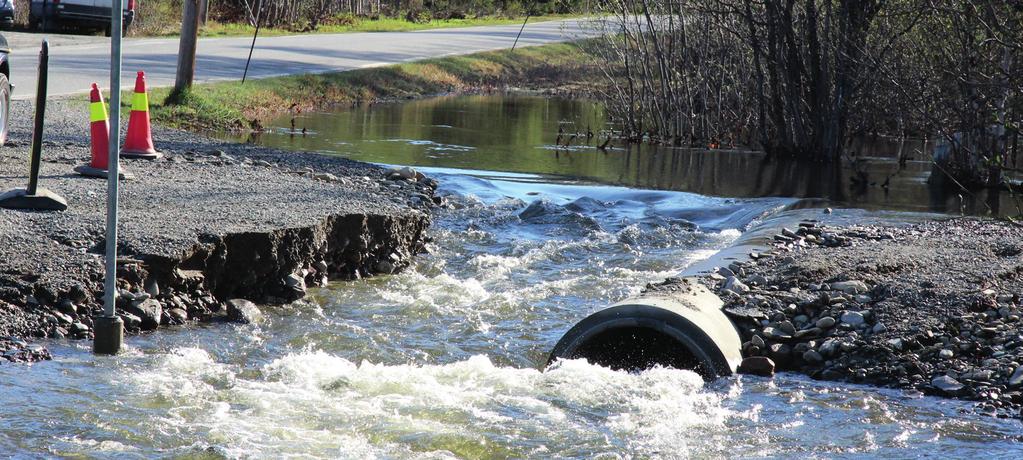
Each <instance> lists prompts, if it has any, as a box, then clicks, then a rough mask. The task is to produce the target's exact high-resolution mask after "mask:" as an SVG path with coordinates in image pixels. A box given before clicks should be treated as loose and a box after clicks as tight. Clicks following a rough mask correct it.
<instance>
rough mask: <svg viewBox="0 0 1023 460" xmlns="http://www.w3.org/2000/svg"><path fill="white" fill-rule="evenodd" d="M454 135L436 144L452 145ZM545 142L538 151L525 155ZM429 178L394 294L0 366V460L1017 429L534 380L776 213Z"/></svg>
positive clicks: (779, 389)
mask: <svg viewBox="0 0 1023 460" xmlns="http://www.w3.org/2000/svg"><path fill="white" fill-rule="evenodd" d="M478 102H479V104H476V105H474V104H475V103H472V102H471V100H470V102H468V103H467V102H464V101H459V102H457V103H459V104H463V105H465V106H466V107H468V108H469V109H470V110H471V109H472V108H473V107H476V106H479V107H481V108H485V107H487V105H488V104H490V103H491V102H493V101H491V100H487V99H482V100H478ZM515 103H516V104H520V105H529V104H532V105H534V106H537V105H540V104H543V105H548V106H550V105H557V107H558V110H559V112H558V114H557V116H558V117H571V116H576V117H582V116H588V115H587V114H592V113H593V112H591V111H590V110H589V109H587V107H588V106H586V105H581V104H579V103H567V102H566V103H560V102H559V103H557V104H552V103H551V102H548V101H542V100H516V101H515ZM573 107H574V108H573ZM393 109H394V108H393V107H385V108H382V109H381V110H383V111H385V112H387V111H391V110H393ZM580 109H585V110H584V111H583V112H580V111H579V110H580ZM377 115H378V114H377ZM349 116H351V114H350V113H343V114H341V115H339V119H341V120H345V119H346V117H349ZM365 116H374V113H373V112H372V111H370V112H369V114H368V115H365ZM468 116H472V115H471V114H470V115H468ZM494 116H499V115H494ZM547 120H548V119H546V118H543V117H539V118H530V117H520V116H519V113H518V112H514V111H511V112H509V113H508V114H506V115H504V118H503V124H502V123H499V125H503V126H504V129H506V130H514V131H517V132H531V131H532V130H535V129H538V128H535V127H532V125H533V124H537V123H546V122H547ZM389 123H393V124H394V125H396V126H397V125H403V124H405V120H403V119H401V118H400V117H398V119H391V120H389ZM408 123H412V120H408ZM431 123H432V122H431ZM523 125H529V126H523ZM449 126H452V128H443V129H452V130H454V129H458V126H459V125H457V124H449ZM319 132H320V133H327V132H329V130H328V129H327V128H326V127H325V126H323V127H320V128H319ZM339 132H347V131H345V130H340V131H339ZM317 135H318V136H322V137H326V134H317ZM284 137H285V138H286V137H287V136H284ZM488 138H489V137H476V138H474V137H472V136H470V135H467V136H466V137H464V138H461V139H454V138H444V139H437V138H431V137H426V136H423V137H415V138H407V139H406V140H403V141H397V140H391V139H392V138H389V137H386V136H384V135H381V136H378V139H377V141H379V143H381V144H383V145H390V146H393V147H394V149H395V150H399V151H400V150H409V151H414V150H415V149H421V150H419V151H420V152H430V151H431V150H430V149H429V148H428V147H422V146H424V145H425V146H430V145H432V144H430V142H433V143H441V142H443V143H449V144H457V145H461V146H464V151H471V152H474V153H473V155H477V156H478V157H480V158H486V157H487V156H488V153H487V152H488V149H489V147H488V146H489V145H490V144H488V143H487V142H484V141H483V140H484V139H488ZM364 139H365V138H364ZM335 140H336V141H337V142H339V143H340V142H342V141H341V140H340V139H335ZM477 140H478V141H479V142H475V141H477ZM544 141H545V138H544V139H541V138H536V139H535V140H534V141H533V142H536V143H537V144H536V146H540V147H539V148H543V145H544V144H543V142H544ZM548 142H549V141H548ZM341 145H345V144H341ZM516 145H518V144H516ZM409 146H418V147H409ZM536 146H534V147H536ZM380 148H381V151H384V152H390V151H391V150H390V149H386V148H383V147H380ZM500 154H501V153H500V152H495V153H494V155H500ZM449 155H450V156H452V157H457V154H455V153H450V154H449ZM362 158H363V159H373V158H370V157H362ZM426 158H428V157H426ZM376 160H377V161H386V162H391V163H396V161H391V160H386V159H384V158H377V159H376ZM421 160H422V159H421V158H417V157H415V156H414V155H413V156H410V157H408V158H407V161H405V162H407V163H415V164H419V163H422V161H421ZM481 161H482V160H481ZM494 164H495V165H497V164H498V163H494ZM463 166H469V165H468V164H466V165H463ZM481 166H487V167H489V168H490V169H499V167H498V166H488V165H481ZM427 172H428V173H429V174H431V175H433V176H435V177H437V178H438V179H439V180H440V183H441V188H440V190H439V193H440V194H443V195H445V196H447V197H448V199H449V201H450V203H451V204H452V206H450V207H448V208H446V209H440V210H438V211H437V215H436V218H435V223H434V226H433V228H432V230H431V231H430V235H431V236H432V237H433V238H434V241H433V242H432V243H431V244H430V245H429V249H430V252H431V253H430V254H428V255H423V256H420V257H419V258H418V259H417V261H416V262H415V264H414V265H413V266H412V267H411V268H410V269H408V270H406V271H405V272H403V273H401V274H397V275H393V276H387V277H379V278H372V279H368V280H364V281H360V282H343V283H335V284H332V285H331V286H329V287H327V288H323V289H317V290H314V291H313V292H312V295H311V296H310V297H309V298H307V299H306V300H303V301H301V302H297V303H295V304H292V305H288V306H282V307H266V313H267V317H268V319H267V321H266V322H264V323H261V324H258V325H234V324H211V325H193V326H187V327H179V328H171V329H168V330H164V331H161V332H158V333H155V334H150V335H145V336H141V337H132V338H129V340H128V346H129V347H128V350H127V352H125V353H124V354H122V355H120V356H117V357H115V358H109V357H94V356H93V355H91V354H90V353H89V349H88V347H89V343H85V342H51V343H49V344H48V345H49V346H50V348H51V350H52V351H53V352H54V355H55V359H54V361H53V362H46V363H41V364H37V365H33V366H30V367H25V366H14V365H5V366H0V381H2V382H4V388H3V391H0V420H2V423H3V425H2V426H3V429H2V430H0V452H3V453H7V454H10V455H13V456H16V457H36V456H39V455H40V454H43V455H51V456H75V455H83V456H95V457H124V458H140V457H146V458H148V457H170V458H222V457H228V458H234V457H242V458H278V457H291V458H317V457H328V458H333V457H341V458H360V459H361V458H450V457H460V458H522V457H529V458H566V457H567V458H623V457H639V458H650V457H667V458H678V457H701V458H705V457H714V458H724V457H746V458H763V457H792V456H797V455H798V456H805V457H809V458H831V457H865V458H878V457H881V458H905V457H919V456H927V455H940V456H946V457H969V456H983V457H984V458H992V457H993V456H994V457H1002V458H1018V457H1019V456H1020V454H1021V453H1020V448H1019V444H1018V443H1019V442H1020V440H1021V439H1023V429H1021V428H1020V426H1019V423H1018V422H1015V421H1004V420H997V419H991V418H985V417H981V416H976V415H972V414H970V413H969V412H968V408H969V405H967V404H965V403H962V402H957V401H951V400H944V399H936V398H929V397H921V396H918V395H913V394H907V393H902V392H897V391H888V390H878V389H875V388H870V387H861V386H854V385H844V384H834V383H827V382H815V381H812V380H809V379H806V378H803V377H799V376H795V375H788V374H782V375H779V376H777V377H776V378H775V379H773V380H768V379H762V378H756V377H748V376H737V377H732V378H726V379H719V380H717V381H715V382H711V383H704V382H702V380H701V379H700V378H699V377H698V376H697V375H696V374H694V373H692V372H689V371H685V370H675V369H663V368H655V369H651V370H648V371H645V372H640V373H635V374H630V373H626V372H617V371H612V370H608V369H604V368H600V367H597V366H592V365H589V364H588V363H586V362H584V361H580V360H574V361H562V362H558V363H556V364H554V365H553V366H552V367H551V368H548V369H546V370H544V367H545V365H546V362H547V353H548V352H549V351H550V349H551V347H552V346H553V345H554V343H555V342H556V341H557V339H558V338H559V337H560V335H561V334H562V333H564V332H565V331H566V330H567V329H568V328H569V327H570V326H571V325H572V324H574V322H576V321H578V320H580V319H581V318H583V317H585V316H586V315H587V314H589V313H591V312H592V311H594V310H595V309H597V308H600V307H601V306H603V305H606V304H608V303H609V302H613V301H615V300H618V299H621V298H623V297H625V296H627V295H629V294H632V293H635V292H637V291H638V289H640V288H641V287H642V286H643V285H644V284H645V283H648V282H654V281H659V280H661V279H663V278H664V277H666V276H671V275H674V274H676V273H677V272H678V271H679V270H681V269H683V268H684V267H685V266H687V265H688V264H690V263H691V262H693V261H695V260H698V259H701V258H704V257H707V256H709V255H710V254H712V253H713V252H714V251H715V250H717V249H720V248H722V247H724V246H726V245H728V244H729V243H730V242H731V241H733V240H734V239H735V238H736V237H737V236H738V235H739V234H740V232H741V231H742V230H743V229H744V228H746V227H747V226H748V225H749V224H750V223H751V222H754V221H755V220H756V219H757V218H759V217H761V216H765V215H769V214H771V213H774V212H776V211H778V210H779V209H781V208H783V207H784V206H786V205H788V204H790V203H792V202H793V201H794V200H792V199H787V198H744V199H728V198H714V197H707V196H702V195H697V194H693V193H685V192H670V191H651V190H643V189H637V188H624V187H611V186H596V185H592V184H590V183H587V182H578V181H575V180H572V179H567V178H556V177H551V176H542V175H532V174H522V173H499V172H485V171H479V170H463V171H456V170H452V169H438V168H427ZM530 206H531V208H530V212H528V213H525V214H523V211H524V210H525V209H526V208H527V207H530ZM939 453H940V454H939Z"/></svg>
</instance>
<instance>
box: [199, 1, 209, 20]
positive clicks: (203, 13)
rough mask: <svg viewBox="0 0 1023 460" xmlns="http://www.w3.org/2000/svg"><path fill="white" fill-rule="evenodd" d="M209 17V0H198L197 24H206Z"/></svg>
mask: <svg viewBox="0 0 1023 460" xmlns="http://www.w3.org/2000/svg"><path fill="white" fill-rule="evenodd" d="M209 19H210V0H199V24H202V25H204V26H205V25H206V21H208V20H209Z"/></svg>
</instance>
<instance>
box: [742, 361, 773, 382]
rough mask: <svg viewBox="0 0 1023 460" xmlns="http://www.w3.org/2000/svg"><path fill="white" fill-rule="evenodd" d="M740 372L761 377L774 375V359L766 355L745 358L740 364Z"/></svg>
mask: <svg viewBox="0 0 1023 460" xmlns="http://www.w3.org/2000/svg"><path fill="white" fill-rule="evenodd" d="M738 372H739V373H740V374H750V375H759V376H761V377H771V376H774V361H772V360H771V358H768V357H766V356H750V357H749V358H744V359H743V360H742V363H740V364H739V369H738Z"/></svg>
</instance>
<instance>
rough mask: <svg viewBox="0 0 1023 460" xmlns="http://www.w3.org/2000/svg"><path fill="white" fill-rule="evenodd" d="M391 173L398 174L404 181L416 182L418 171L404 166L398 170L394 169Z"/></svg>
mask: <svg viewBox="0 0 1023 460" xmlns="http://www.w3.org/2000/svg"><path fill="white" fill-rule="evenodd" d="M389 173H392V174H397V175H399V176H401V178H402V179H405V180H416V170H415V169H412V168H410V167H408V166H403V167H401V168H398V169H392V170H390V171H389Z"/></svg>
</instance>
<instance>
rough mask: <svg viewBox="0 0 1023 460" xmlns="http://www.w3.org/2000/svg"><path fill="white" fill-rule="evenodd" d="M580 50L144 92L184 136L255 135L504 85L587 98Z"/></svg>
mask: <svg viewBox="0 0 1023 460" xmlns="http://www.w3.org/2000/svg"><path fill="white" fill-rule="evenodd" d="M583 48H584V47H581V46H580V43H560V44H553V45H543V46H535V47H526V48H519V49H517V50H515V51H514V52H512V51H509V50H501V51H489V52H484V53H477V54H471V55H466V56H453V57H445V58H435V59H426V60H422V61H416V62H411V63H405V64H397V65H391V66H386V67H377V68H371V69H359V70H352V71H347V72H335V73H326V74H315V75H297V76H288V77H275V78H267V79H261V80H250V81H248V82H246V83H245V84H244V85H243V84H241V83H240V82H220V83H209V84H199V85H195V86H193V87H192V89H191V90H189V91H187V92H186V93H184V94H177V95H174V97H169V96H171V94H170V93H171V91H170V88H157V89H154V90H152V95H151V98H150V100H151V101H152V102H151V105H150V116H151V117H152V118H153V120H154V121H155V122H158V123H161V124H164V125H168V126H173V127H177V128H183V129H189V130H197V131H204V130H250V129H260V128H261V127H262V126H263V125H264V124H265V123H266V122H267V121H268V120H270V119H272V118H276V117H278V116H281V115H284V114H287V113H289V112H294V111H296V110H303V111H309V110H319V109H326V108H330V107H333V106H338V105H342V104H352V103H361V102H372V101H380V100H396V99H411V98H415V97H422V96H428V95H436V94H442V93H455V92H472V91H487V90H493V89H500V88H503V87H505V86H519V87H526V88H529V89H551V88H560V89H564V90H581V91H583V92H585V91H588V90H589V89H592V88H594V87H596V86H597V85H599V84H600V81H601V80H600V79H601V73H600V72H599V71H598V69H596V68H595V67H594V66H595V64H594V62H595V61H594V60H593V59H591V58H590V56H589V55H588V54H587V53H586V51H585V50H584V49H583Z"/></svg>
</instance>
